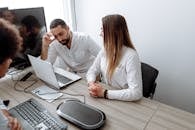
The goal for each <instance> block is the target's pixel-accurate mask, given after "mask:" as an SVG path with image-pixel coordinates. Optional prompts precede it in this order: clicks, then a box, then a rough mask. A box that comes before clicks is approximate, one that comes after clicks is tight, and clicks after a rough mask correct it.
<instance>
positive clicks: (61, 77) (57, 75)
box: [55, 73, 72, 84]
mask: <svg viewBox="0 0 195 130" xmlns="http://www.w3.org/2000/svg"><path fill="white" fill-rule="evenodd" d="M55 75H56V79H57V80H58V81H59V82H61V83H63V84H66V83H68V82H70V81H72V80H71V79H68V78H66V77H64V76H63V75H60V74H58V73H55Z"/></svg>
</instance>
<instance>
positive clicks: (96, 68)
mask: <svg viewBox="0 0 195 130" xmlns="http://www.w3.org/2000/svg"><path fill="white" fill-rule="evenodd" d="M122 49H123V50H122V58H121V61H120V63H119V65H118V66H117V67H116V69H115V71H114V73H113V75H112V78H111V80H110V81H109V79H108V78H107V76H106V72H107V60H106V55H105V52H104V50H101V51H100V52H99V54H98V56H97V57H96V59H95V61H94V63H93V65H92V66H91V67H90V69H89V70H88V72H87V75H86V78H87V81H88V82H94V81H95V80H96V76H97V75H98V74H100V73H101V74H102V78H103V82H104V83H106V84H109V85H110V86H112V87H113V88H115V90H108V95H107V96H108V98H109V99H117V100H124V101H134V100H138V99H140V98H141V97H142V77H141V64H140V61H139V57H138V55H137V53H136V51H134V50H133V49H131V48H127V47H123V48H122Z"/></svg>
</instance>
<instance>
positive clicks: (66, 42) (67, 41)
mask: <svg viewBox="0 0 195 130" xmlns="http://www.w3.org/2000/svg"><path fill="white" fill-rule="evenodd" d="M69 41H70V38H68V39H64V40H61V41H60V43H61V44H62V45H68V43H69Z"/></svg>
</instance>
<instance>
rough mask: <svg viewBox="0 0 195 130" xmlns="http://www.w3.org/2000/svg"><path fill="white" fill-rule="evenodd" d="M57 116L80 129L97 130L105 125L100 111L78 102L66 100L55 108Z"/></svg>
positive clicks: (103, 116) (104, 118) (103, 115)
mask: <svg viewBox="0 0 195 130" xmlns="http://www.w3.org/2000/svg"><path fill="white" fill-rule="evenodd" d="M57 114H58V115H59V116H60V117H62V118H64V119H66V120H67V121H69V122H71V123H73V124H75V125H76V126H78V127H80V128H82V129H87V130H91V129H98V128H100V127H102V126H103V125H104V123H105V120H106V116H105V114H104V112H102V111H101V110H99V109H97V108H95V107H93V106H90V105H87V104H84V103H82V102H80V101H78V100H67V101H65V102H63V103H61V104H60V105H59V106H58V107H57Z"/></svg>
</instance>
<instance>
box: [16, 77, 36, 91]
mask: <svg viewBox="0 0 195 130" xmlns="http://www.w3.org/2000/svg"><path fill="white" fill-rule="evenodd" d="M27 81H34V82H33V83H31V84H30V85H28V86H27V87H25V88H24V89H22V90H21V89H18V88H17V84H18V83H19V82H20V80H16V83H15V84H14V90H16V91H18V92H25V93H30V92H29V91H27V89H28V88H30V87H32V86H33V85H34V84H35V83H37V81H38V80H36V79H34V80H27ZM18 85H19V86H20V87H23V86H21V85H20V84H18Z"/></svg>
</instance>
